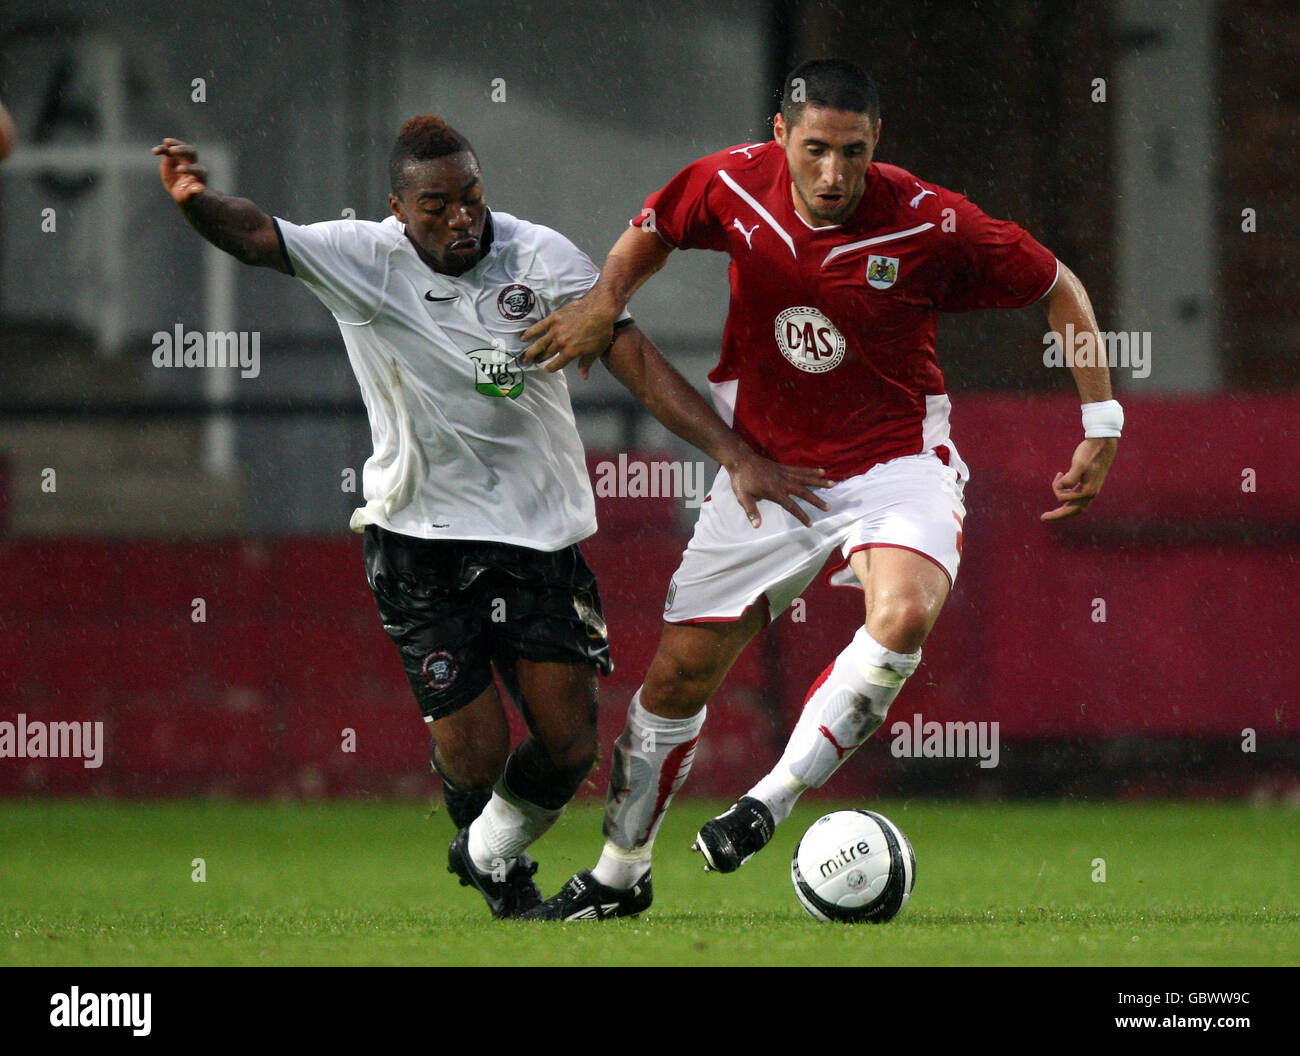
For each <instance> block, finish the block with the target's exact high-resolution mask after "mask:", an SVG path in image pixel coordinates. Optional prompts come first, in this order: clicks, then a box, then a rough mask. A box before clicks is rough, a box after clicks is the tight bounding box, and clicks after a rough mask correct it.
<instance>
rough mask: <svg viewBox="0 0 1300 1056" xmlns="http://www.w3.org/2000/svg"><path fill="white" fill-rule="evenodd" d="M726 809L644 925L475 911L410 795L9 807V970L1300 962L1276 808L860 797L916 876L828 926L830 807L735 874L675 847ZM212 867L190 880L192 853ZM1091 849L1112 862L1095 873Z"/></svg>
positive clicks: (5, 885) (552, 873) (678, 859)
mask: <svg viewBox="0 0 1300 1056" xmlns="http://www.w3.org/2000/svg"><path fill="white" fill-rule="evenodd" d="M723 806H724V804H719V803H711V802H700V801H692V800H684V801H681V802H679V803H677V804H675V805H674V807H673V809H672V810H671V811H670V812H669V816H668V819H667V821H666V823H665V825H664V829H663V832H662V833H661V835H660V837H659V841H658V845H657V853H656V857H655V875H654V881H655V892H656V901H655V905H654V907H653V909H652V910H651V911H650V912H649V913H648V914H646V915H645V916H644V917H642V918H641V919H638V920H628V921H617V922H610V923H605V924H590V923H588V924H570V925H555V924H528V923H524V922H518V921H506V922H498V921H493V920H491V919H490V918H489V917H488V914H487V911H486V908H485V907H484V905H483V903H482V901H481V900H480V899H479V897H478V896H477V894H475V893H473V892H471V891H469V890H468V889H463V888H460V887H458V886H457V884H456V882H455V880H454V879H453V878H452V877H451V876H450V875H449V874H448V873H447V872H446V844H447V841H448V840H449V838H450V837H451V835H452V833H451V825H450V822H449V821H448V820H447V818H446V816H445V814H443V813H441V812H440V811H438V812H435V813H434V814H433V815H432V816H430V815H429V808H428V807H427V806H421V805H420V804H417V803H387V802H358V801H342V802H330V803H312V804H301V803H232V802H213V801H203V802H159V803H112V802H76V801H34V802H22V801H9V802H6V803H4V804H3V806H0V961H2V963H4V964H7V965H68V966H71V965H104V966H118V965H190V964H200V965H250V964H252V965H264V964H265V965H334V964H399V965H401V964H479V965H502V964H511V965H534V964H536V965H551V964H559V965H578V964H584V965H630V964H651V965H686V964H692V965H694V964H743V965H919V964H948V965H987V964H1022V965H1026V964H1027V965H1265V964H1296V963H1298V962H1300V850H1298V848H1300V839H1298V838H1297V830H1298V828H1300V827H1298V826H1297V814H1296V812H1295V810H1294V809H1286V808H1282V807H1268V808H1255V807H1251V806H1247V805H1222V804H1187V803H1093V804H1056V803H1045V804H1023V803H1022V804H1002V805H999V804H986V803H980V804H971V803H962V802H939V801H932V800H911V801H907V802H903V801H891V802H885V803H873V804H872V807H873V808H874V809H878V810H881V811H882V812H883V813H885V814H886V815H888V816H889V817H890V818H892V819H893V820H894V821H895V822H897V823H898V825H899V826H900V827H901V828H902V829H903V831H904V832H906V833H907V834H908V836H909V837H910V838H911V840H912V842H913V845H914V846H915V848H916V855H917V886H916V890H915V892H914V894H913V897H912V901H911V903H910V904H909V905H908V906H907V908H906V909H905V910H904V911H903V913H902V914H901V915H900V916H899V917H898V918H897V919H896V920H895V921H894V922H893V923H890V924H887V925H883V926H868V925H863V926H857V927H847V926H842V925H828V924H819V923H817V922H815V921H813V920H812V919H811V918H809V917H807V916H805V914H804V912H803V910H802V909H801V908H800V907H799V905H798V904H797V903H796V901H795V898H794V895H793V892H792V890H791V887H790V880H789V862H790V855H791V853H792V851H793V848H794V845H795V843H796V842H797V840H798V838H799V835H800V834H801V833H802V832H803V830H804V828H805V827H806V826H807V825H809V824H810V823H811V822H812V821H814V820H815V819H816V818H817V817H818V816H819V815H820V814H822V813H825V812H826V811H827V810H830V809H833V805H830V804H826V803H809V804H805V805H803V806H801V808H800V810H799V811H798V812H797V813H796V814H795V816H794V817H793V818H791V819H790V821H789V822H787V823H786V824H784V825H782V826H781V828H780V830H779V831H778V833H777V836H776V838H775V840H774V841H773V843H772V845H771V846H770V847H768V848H767V850H765V851H764V852H763V853H762V854H760V855H759V856H758V857H756V858H754V859H753V860H752V861H751V862H750V863H749V864H748V865H746V866H745V867H744V868H743V869H741V870H740V872H738V873H735V874H733V875H731V876H717V875H706V874H705V873H703V872H702V871H701V868H700V859H699V857H698V855H695V854H692V853H689V852H688V850H687V847H688V845H689V844H690V842H691V837H692V835H693V833H694V831H695V829H696V828H697V827H698V825H699V823H700V822H702V821H704V820H705V819H707V818H708V817H710V816H711V815H712V814H714V813H716V812H717V811H718V810H719V809H721V807H723ZM599 831H600V813H599V807H598V805H595V804H590V803H587V804H583V805H579V806H576V807H573V808H571V809H570V811H569V813H568V814H567V815H566V816H565V817H564V818H563V819H562V820H561V822H560V823H559V824H558V825H557V826H556V828H555V829H554V830H553V831H552V832H551V833H550V834H548V835H547V837H546V838H545V839H544V840H543V841H542V842H541V843H539V844H538V845H537V847H536V848H535V853H536V856H537V858H538V859H539V861H541V862H542V870H541V872H540V873H539V875H538V880H539V882H540V884H541V886H542V889H543V891H544V893H545V894H552V893H554V891H555V890H556V889H557V888H558V887H559V885H560V884H561V883H562V882H563V881H564V880H565V879H566V878H567V877H568V876H569V875H570V874H571V873H572V872H574V871H575V870H577V869H580V868H585V867H588V866H590V865H591V863H592V862H593V861H594V860H595V856H596V853H597V851H598V848H599V842H600V839H599ZM196 858H201V859H203V868H204V870H205V873H206V881H205V882H203V883H196V882H194V880H193V879H192V876H193V874H194V871H195V868H196V867H195V866H194V865H193V862H194V859H196ZM1096 859H1104V861H1105V882H1097V881H1095V880H1094V876H1095V875H1098V872H1099V867H1098V866H1097V865H1095V864H1094V862H1095V860H1096Z"/></svg>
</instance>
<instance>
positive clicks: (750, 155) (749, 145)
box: [727, 143, 763, 161]
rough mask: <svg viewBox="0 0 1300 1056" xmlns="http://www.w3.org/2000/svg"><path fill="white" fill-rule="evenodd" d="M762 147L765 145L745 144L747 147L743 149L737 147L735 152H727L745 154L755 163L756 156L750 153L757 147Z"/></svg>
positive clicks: (729, 152)
mask: <svg viewBox="0 0 1300 1056" xmlns="http://www.w3.org/2000/svg"><path fill="white" fill-rule="evenodd" d="M762 145H763V144H762V143H747V144H745V146H743V147H737V148H736V149H735V150H729V151H727V153H728V154H744V155H745V157H747V158H748V159H749V160H750V161H753V160H754V156H753V155H752V154H751V153H750V151H751V150H753V149H754V148H755V147H761V146H762Z"/></svg>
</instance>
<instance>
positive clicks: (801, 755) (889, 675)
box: [748, 627, 921, 822]
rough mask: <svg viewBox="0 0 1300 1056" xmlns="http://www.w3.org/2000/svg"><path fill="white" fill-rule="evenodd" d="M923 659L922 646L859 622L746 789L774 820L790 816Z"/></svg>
mask: <svg viewBox="0 0 1300 1056" xmlns="http://www.w3.org/2000/svg"><path fill="white" fill-rule="evenodd" d="M920 662H921V654H920V652H919V651H918V652H915V653H896V652H894V651H893V650H892V649H886V648H885V647H884V646H883V645H881V644H880V643H879V642H877V641H876V640H875V639H874V638H872V637H871V636H870V635H869V634H867V631H866V628H865V627H859V628H858V633H857V634H856V635H854V636H853V641H852V642H850V643H849V645H848V647H847V648H846V649H845V650H844V651H843V652H842V653H840V655H839V656H837V657H836V658H835V662H834V663H833V664H831V666H830V667H828V668H827V669H826V670H825V671H823V672H822V674H821V676H820V677H819V678H818V679H817V681H816V682H814V683H813V686H812V689H811V690H810V691H809V693H808V698H807V700H805V701H804V707H803V713H802V714H801V715H800V716H799V721H798V723H797V724H796V725H795V728H794V732H793V733H792V734H791V735H790V740H789V742H788V743H787V744H786V748H785V752H784V754H782V756H781V759H780V761H779V762H778V763H777V764H776V766H775V767H774V768H773V770H772V772H771V773H769V774H768V775H767V776H766V777H764V778H763V779H762V780H761V781H759V783H758V784H757V785H755V786H754V787H753V788H752V789H750V791H749V792H748V795H750V796H752V797H753V798H755V799H758V800H761V801H762V802H763V803H764V804H765V805H766V806H767V808H768V809H769V810H770V811H771V812H772V817H773V819H774V820H775V821H776V822H781V821H783V820H785V819H786V818H787V817H789V816H790V811H791V810H792V809H793V808H794V804H795V801H796V800H797V799H798V798H799V796H800V795H801V794H802V793H803V792H804V790H805V789H808V788H820V787H821V786H822V785H823V784H825V783H826V782H827V781H828V780H829V779H830V776H831V775H832V774H833V773H835V771H836V770H838V769H839V768H840V766H841V765H842V764H843V762H844V760H846V759H847V758H848V757H849V756H850V755H852V754H853V751H854V749H856V748H858V747H859V746H861V744H862V743H863V742H864V741H865V740H866V739H867V738H868V737H870V736H871V735H872V734H873V733H874V732H875V731H876V730H877V729H878V728H879V727H880V725H881V723H883V722H884V721H885V714H886V713H887V712H888V711H889V706H890V704H892V703H893V702H894V698H895V697H897V696H898V694H899V691H900V690H901V689H902V688H903V683H904V682H905V681H906V680H907V678H908V676H909V675H911V674H912V672H913V671H915V670H916V667H917V665H918V664H919V663H920Z"/></svg>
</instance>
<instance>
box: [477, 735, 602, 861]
mask: <svg viewBox="0 0 1300 1056" xmlns="http://www.w3.org/2000/svg"><path fill="white" fill-rule="evenodd" d="M586 775H587V770H586V768H582V769H578V768H564V767H559V766H556V765H555V763H553V762H552V761H551V758H550V756H549V755H548V754H547V752H546V749H545V747H543V745H542V744H541V742H540V741H538V740H537V739H536V738H534V737H529V738H527V739H526V740H524V741H522V742H521V743H520V744H519V746H518V747H517V748H516V749H515V750H514V751H513V752H511V753H510V758H509V759H507V760H506V769H505V773H504V774H503V775H502V777H501V780H500V781H498V782H497V785H496V787H495V788H494V789H493V790H492V797H491V799H489V800H488V803H487V806H485V807H484V808H483V812H482V813H481V814H480V815H479V816H478V818H477V819H476V820H475V821H474V823H473V824H472V825H470V829H469V854H470V857H471V858H472V859H473V860H474V864H475V865H476V866H478V868H480V869H482V870H484V871H485V872H490V871H491V870H492V869H493V868H495V867H496V866H498V865H499V864H500V863H501V862H503V861H504V862H508V861H510V860H511V859H512V858H514V857H516V856H517V855H520V854H522V853H523V852H524V851H525V850H526V849H527V848H528V847H529V846H530V845H531V844H532V843H534V842H535V841H537V840H538V839H540V838H541V837H542V835H543V834H545V832H546V831H547V830H548V829H549V828H550V827H551V826H552V825H554V824H555V823H556V821H558V820H559V817H560V815H561V814H563V813H564V807H565V805H566V804H567V803H568V802H569V800H571V799H572V798H573V795H574V793H575V792H577V790H578V786H579V785H580V784H581V783H582V779H583V778H584V777H586Z"/></svg>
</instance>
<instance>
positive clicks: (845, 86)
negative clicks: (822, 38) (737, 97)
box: [781, 59, 880, 128]
mask: <svg viewBox="0 0 1300 1056" xmlns="http://www.w3.org/2000/svg"><path fill="white" fill-rule="evenodd" d="M806 106H821V107H825V108H826V109H827V110H847V111H849V112H850V113H854V114H866V115H867V116H868V117H869V118H870V119H871V121H872V122H873V123H874V122H875V121H876V120H877V119H878V118H879V117H880V93H879V92H877V91H876V82H875V81H873V80H872V79H871V78H870V77H869V76H868V75H867V71H866V70H864V69H863V68H862V67H861V66H859V65H857V63H853V62H849V61H848V60H847V59H809V60H808V61H807V62H801V63H800V64H799V65H798V66H796V67H795V68H794V69H793V70H791V71H790V76H789V77H787V78H786V79H785V90H784V91H782V93H781V116H782V117H783V118H785V124H786V127H787V128H793V127H794V126H795V125H797V124H798V123H799V119H800V118H801V117H803V111H804V107H806Z"/></svg>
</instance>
